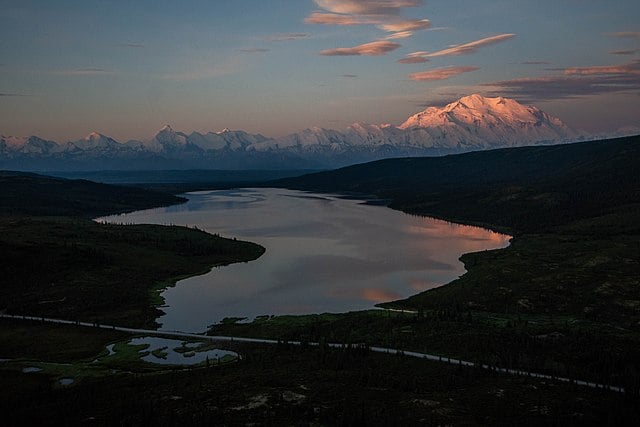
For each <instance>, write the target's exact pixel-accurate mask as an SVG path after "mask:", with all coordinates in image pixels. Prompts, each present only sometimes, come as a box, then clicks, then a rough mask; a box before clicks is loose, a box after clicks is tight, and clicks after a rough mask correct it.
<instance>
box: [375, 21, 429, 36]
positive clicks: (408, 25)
mask: <svg viewBox="0 0 640 427" xmlns="http://www.w3.org/2000/svg"><path fill="white" fill-rule="evenodd" d="M379 27H380V29H382V30H385V31H388V32H390V33H397V32H401V31H416V30H426V29H427V28H430V27H431V21H429V20H428V19H407V20H400V21H396V22H390V23H386V24H380V26H379Z"/></svg>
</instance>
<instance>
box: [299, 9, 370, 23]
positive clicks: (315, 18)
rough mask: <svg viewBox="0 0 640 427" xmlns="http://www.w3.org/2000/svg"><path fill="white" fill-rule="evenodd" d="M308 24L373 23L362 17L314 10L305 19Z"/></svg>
mask: <svg viewBox="0 0 640 427" xmlns="http://www.w3.org/2000/svg"><path fill="white" fill-rule="evenodd" d="M304 22H306V23H307V24H324V25H364V24H372V23H374V22H371V21H369V20H366V19H361V18H358V17H356V16H352V15H340V14H338V13H324V12H313V13H312V14H311V15H309V16H307V17H306V18H305V20H304Z"/></svg>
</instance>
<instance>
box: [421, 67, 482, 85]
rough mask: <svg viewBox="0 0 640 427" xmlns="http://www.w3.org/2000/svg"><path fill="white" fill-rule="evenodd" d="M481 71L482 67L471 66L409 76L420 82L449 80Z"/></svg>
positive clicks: (429, 71) (440, 69) (441, 69)
mask: <svg viewBox="0 0 640 427" xmlns="http://www.w3.org/2000/svg"><path fill="white" fill-rule="evenodd" d="M479 69H480V67H469V66H463V67H445V68H436V69H435V70H428V71H421V72H418V73H412V74H409V78H410V79H411V80H414V81H418V82H423V81H435V80H447V79H450V78H451V77H455V76H457V75H459V74H464V73H470V72H472V71H477V70H479Z"/></svg>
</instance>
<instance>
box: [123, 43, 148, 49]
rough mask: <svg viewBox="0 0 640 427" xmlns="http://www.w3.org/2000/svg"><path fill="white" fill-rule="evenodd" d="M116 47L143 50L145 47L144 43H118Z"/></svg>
mask: <svg viewBox="0 0 640 427" xmlns="http://www.w3.org/2000/svg"><path fill="white" fill-rule="evenodd" d="M116 46H118V47H130V48H133V49H141V48H143V47H145V46H144V45H143V44H142V43H118V44H117V45H116Z"/></svg>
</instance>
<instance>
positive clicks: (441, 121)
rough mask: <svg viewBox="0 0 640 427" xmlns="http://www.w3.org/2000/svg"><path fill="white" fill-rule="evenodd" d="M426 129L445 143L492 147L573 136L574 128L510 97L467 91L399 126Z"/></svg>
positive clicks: (563, 139)
mask: <svg viewBox="0 0 640 427" xmlns="http://www.w3.org/2000/svg"><path fill="white" fill-rule="evenodd" d="M399 128H400V129H405V130H406V129H415V128H420V129H428V130H429V134H430V135H431V136H432V138H434V139H444V140H446V141H447V145H449V146H454V145H460V146H469V147H473V148H492V147H498V146H500V147H502V146H514V145H531V144H539V143H544V142H558V141H568V140H572V139H575V138H577V137H578V136H579V134H578V132H576V131H575V130H573V129H571V128H569V127H568V126H567V125H565V124H564V123H562V121H561V120H560V119H558V118H556V117H552V116H550V115H548V114H547V113H545V112H544V111H542V110H539V109H538V108H536V107H533V106H527V105H522V104H520V103H518V102H517V101H514V100H513V99H506V98H502V97H498V98H485V97H483V96H481V95H477V94H475V95H470V96H465V97H464V98H461V99H459V100H458V101H455V102H452V103H451V104H448V105H446V106H445V107H443V108H436V107H429V108H427V109H426V110H424V111H422V112H420V113H418V114H415V115H413V116H411V117H409V118H408V119H407V121H405V122H404V123H403V124H401V125H400V126H399Z"/></svg>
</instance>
